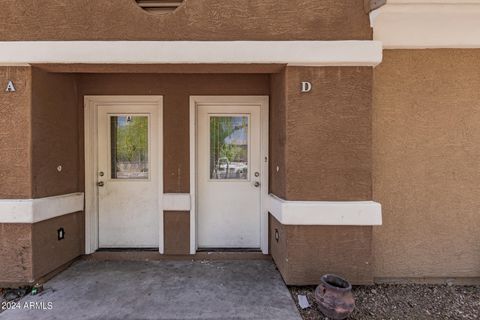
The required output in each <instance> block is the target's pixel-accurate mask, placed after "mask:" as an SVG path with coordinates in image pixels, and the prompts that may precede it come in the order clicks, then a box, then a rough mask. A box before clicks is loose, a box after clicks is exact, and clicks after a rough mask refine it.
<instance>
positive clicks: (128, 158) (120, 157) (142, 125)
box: [110, 115, 149, 179]
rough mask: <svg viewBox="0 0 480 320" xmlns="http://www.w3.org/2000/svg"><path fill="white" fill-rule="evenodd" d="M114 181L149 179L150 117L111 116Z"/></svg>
mask: <svg viewBox="0 0 480 320" xmlns="http://www.w3.org/2000/svg"><path fill="white" fill-rule="evenodd" d="M110 124H111V126H110V129H111V171H112V175H111V177H112V179H148V169H149V168H148V116H123V115H122V116H111V117H110Z"/></svg>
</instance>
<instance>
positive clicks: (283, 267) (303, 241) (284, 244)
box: [269, 215, 373, 285]
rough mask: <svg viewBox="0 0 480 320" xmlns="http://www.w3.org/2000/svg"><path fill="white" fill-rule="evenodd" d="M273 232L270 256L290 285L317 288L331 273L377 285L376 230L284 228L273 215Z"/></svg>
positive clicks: (270, 231) (349, 227)
mask: <svg viewBox="0 0 480 320" xmlns="http://www.w3.org/2000/svg"><path fill="white" fill-rule="evenodd" d="M277 232H278V241H277V240H276V238H275V234H276V233H277ZM269 233H270V235H269V239H270V253H271V255H272V257H273V259H274V260H275V263H276V265H277V267H278V270H279V271H280V273H281V274H282V277H283V279H284V280H285V282H286V283H287V284H288V285H317V284H318V283H319V280H320V277H321V276H322V275H324V274H327V273H334V274H338V275H339V276H342V277H345V278H346V279H348V280H349V281H350V282H351V283H353V284H369V283H372V282H373V257H372V227H368V226H367V227H361V226H318V225H317V226H300V225H297V226H293V225H282V224H280V223H279V222H278V220H276V219H275V218H274V217H273V216H272V215H270V219H269Z"/></svg>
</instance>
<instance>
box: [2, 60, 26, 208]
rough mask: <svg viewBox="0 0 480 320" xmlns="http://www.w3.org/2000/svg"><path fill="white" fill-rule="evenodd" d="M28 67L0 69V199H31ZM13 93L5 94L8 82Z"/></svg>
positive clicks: (4, 67) (3, 67)
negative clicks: (10, 81) (12, 86)
mask: <svg viewBox="0 0 480 320" xmlns="http://www.w3.org/2000/svg"><path fill="white" fill-rule="evenodd" d="M31 77H32V72H31V68H30V67H6V66H0V163H1V165H0V199H18V198H31V197H32V183H31V182H32V175H31V114H30V104H31V86H32V79H31ZM9 80H12V81H13V82H14V85H15V88H16V92H5V89H6V88H7V84H8V81H9Z"/></svg>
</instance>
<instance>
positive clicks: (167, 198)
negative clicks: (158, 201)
mask: <svg viewBox="0 0 480 320" xmlns="http://www.w3.org/2000/svg"><path fill="white" fill-rule="evenodd" d="M162 207H163V211H190V207H191V206H190V194H189V193H165V194H164V195H163V206H162Z"/></svg>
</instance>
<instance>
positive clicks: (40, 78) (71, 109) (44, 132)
mask: <svg viewBox="0 0 480 320" xmlns="http://www.w3.org/2000/svg"><path fill="white" fill-rule="evenodd" d="M32 75H33V77H32V107H31V109H32V110H31V114H32V188H33V198H43V197H49V196H55V195H62V194H68V193H73V192H77V191H79V190H80V188H79V176H80V173H79V156H80V152H79V138H78V137H79V125H80V124H79V121H78V117H79V113H80V112H79V110H78V108H77V85H76V82H75V77H74V76H73V75H69V74H56V73H47V72H43V71H41V70H38V69H36V68H33V69H32ZM82 157H83V153H82ZM59 166H61V167H62V168H61V171H58V170H57V167H59Z"/></svg>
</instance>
